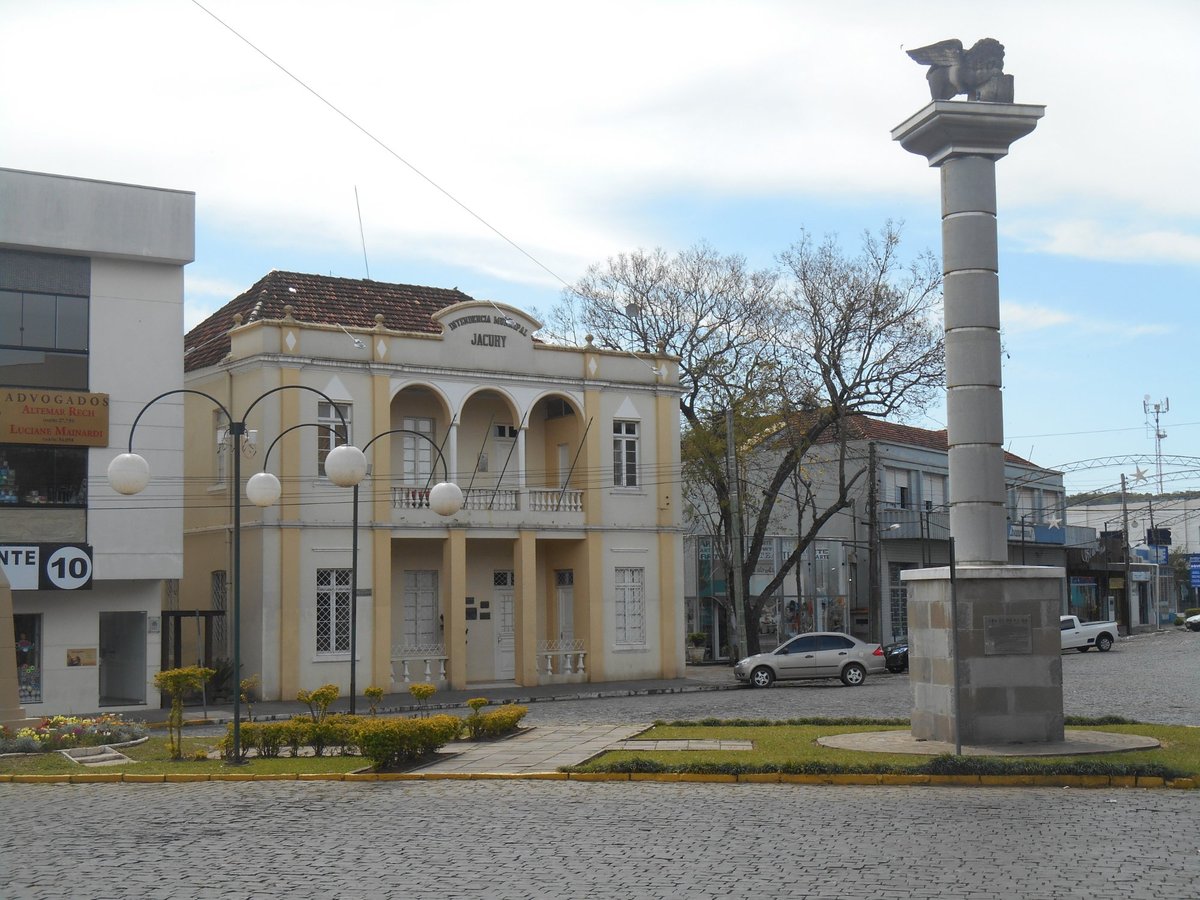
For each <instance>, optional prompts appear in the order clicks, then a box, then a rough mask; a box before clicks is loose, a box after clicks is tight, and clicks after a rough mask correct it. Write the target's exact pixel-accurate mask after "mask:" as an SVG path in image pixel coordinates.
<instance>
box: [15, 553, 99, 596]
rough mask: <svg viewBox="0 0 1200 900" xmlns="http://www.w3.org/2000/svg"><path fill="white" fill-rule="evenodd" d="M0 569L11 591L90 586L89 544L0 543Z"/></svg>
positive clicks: (65, 589) (75, 588) (66, 589)
mask: <svg viewBox="0 0 1200 900" xmlns="http://www.w3.org/2000/svg"><path fill="white" fill-rule="evenodd" d="M0 568H3V569H4V574H5V576H6V577H7V578H8V583H9V585H10V586H11V587H12V589H13V590H14V591H79V590H84V591H88V590H91V589H92V548H91V546H90V545H89V544H0Z"/></svg>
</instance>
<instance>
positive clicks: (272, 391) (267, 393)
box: [197, 384, 350, 435]
mask: <svg viewBox="0 0 1200 900" xmlns="http://www.w3.org/2000/svg"><path fill="white" fill-rule="evenodd" d="M289 390H301V391H311V392H312V393H314V394H316V395H317V396H319V397H324V398H325V399H326V400H328V401H329V405H330V406H331V407H332V408H333V411H334V412H335V413H337V417H338V418H339V419H341V420H342V428H344V429H346V434H347V435H349V434H350V427H349V426H348V425H347V424H346V417H345V416H344V415H342V411H341V410H340V409H339V408H338V404H337V401H336V400H334V399H333V398H332V397H330V396H329V395H328V394H326V393H325V392H324V391H320V390H317V389H316V388H315V387H309V386H308V385H307V384H281V385H280V386H279V387H273V388H271V389H270V390H269V391H264V392H263V393H261V394H259V395H258V396H257V397H255V398H254V400H253V402H251V404H250V405H249V406H247V407H246V411H245V413H243V414H242V421H243V422H244V421H245V420H246V419H249V418H250V411H251V410H252V409H254V407H256V406H258V404H259V401H260V400H265V399H267V398H268V397H270V396H271V395H272V394H278V393H279V392H280V391H289ZM197 393H198V392H197ZM205 396H207V395H205ZM214 402H215V401H214ZM218 405H220V404H218ZM226 415H228V413H226Z"/></svg>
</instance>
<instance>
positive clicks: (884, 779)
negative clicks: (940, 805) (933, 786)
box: [879, 775, 929, 784]
mask: <svg viewBox="0 0 1200 900" xmlns="http://www.w3.org/2000/svg"><path fill="white" fill-rule="evenodd" d="M879 783H880V784H929V776H928V775H880V776H879Z"/></svg>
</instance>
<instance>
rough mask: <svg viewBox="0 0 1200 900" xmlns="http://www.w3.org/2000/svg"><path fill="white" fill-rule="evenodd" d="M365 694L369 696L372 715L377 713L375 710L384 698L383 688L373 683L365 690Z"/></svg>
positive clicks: (368, 702)
mask: <svg viewBox="0 0 1200 900" xmlns="http://www.w3.org/2000/svg"><path fill="white" fill-rule="evenodd" d="M363 696H364V697H366V698H367V704H368V705H369V706H370V707H371V715H375V710H376V708H377V707H378V706H379V704H380V702H381V701H382V700H383V688H381V687H376V686H375V685H371V686H370V687H368V688H367V689H366V690H364V691H363Z"/></svg>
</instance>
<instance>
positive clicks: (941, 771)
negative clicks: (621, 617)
mask: <svg viewBox="0 0 1200 900" xmlns="http://www.w3.org/2000/svg"><path fill="white" fill-rule="evenodd" d="M1104 721H1106V722H1108V723H1109V724H1102V725H1101V724H1095V721H1094V720H1079V719H1073V720H1071V722H1070V724H1071V727H1072V728H1082V729H1095V730H1099V731H1109V732H1121V733H1126V734H1138V735H1144V736H1147V737H1152V738H1155V739H1157V740H1158V741H1159V742H1160V743H1161V747H1159V748H1156V749H1153V750H1137V751H1125V752H1119V753H1108V754H1103V755H1096V754H1089V755H1081V756H1055V757H1022V756H1011V757H996V756H986V757H985V756H953V755H948V756H933V757H914V756H913V755H911V754H900V753H863V752H856V751H853V750H843V749H838V748H833V747H825V746H821V745H820V744H818V743H817V739H818V738H819V737H823V736H828V735H833V734H848V733H853V732H861V731H868V730H870V731H875V730H879V731H884V730H897V731H901V730H907V729H908V727H909V726H908V723H907V722H898V721H896V720H884V721H880V720H874V721H872V720H861V719H855V720H825V721H822V720H792V721H790V722H777V723H769V722H761V721H753V722H751V721H746V720H735V721H733V722H716V721H714V720H705V721H704V722H672V723H659V724H657V725H655V726H654V727H653V728H651V729H649V730H648V731H646V732H643V733H642V734H639V735H637V737H636V738H635V740H637V741H738V740H740V741H745V740H749V741H751V742H752V744H753V749H751V750H737V751H727V750H695V751H686V752H680V751H677V750H658V751H656V750H613V751H609V752H606V753H603V754H601V755H600V756H598V757H595V758H594V759H591V760H589V761H588V762H586V763H584V764H582V765H579V766H572V767H568V768H566V769H565V771H567V772H568V773H570V774H571V776H572V777H574V776H575V775H577V774H587V773H603V772H608V773H614V774H615V773H628V774H639V775H645V776H650V777H652V776H653V775H655V774H663V775H665V774H676V775H679V776H686V775H712V776H716V775H732V776H737V777H739V778H740V777H743V776H749V775H769V774H777V775H780V776H845V777H854V778H856V779H857V782H856V783H878V778H879V777H883V776H888V777H889V778H891V777H905V778H907V777H910V776H915V777H925V776H942V777H945V778H946V779H947V781H953V780H955V779H966V780H969V781H970V782H971V783H980V779H981V778H983V777H986V778H988V779H989V781H988V782H987V783H992V784H1017V783H1021V782H1020V778H1022V777H1032V776H1053V777H1058V776H1081V777H1091V778H1093V779H1095V780H1096V781H1097V782H1099V781H1103V782H1105V783H1112V784H1115V785H1127V786H1130V787H1133V786H1141V787H1149V786H1161V785H1165V784H1172V785H1173V786H1178V787H1187V786H1189V784H1190V782H1192V781H1198V780H1200V729H1198V728H1190V727H1187V726H1180V725H1148V724H1137V723H1126V722H1120V723H1112V722H1111V720H1104ZM872 778H874V779H875V781H871V779H872ZM939 780H941V779H940V778H939ZM1176 782H1178V783H1177V784H1175V783H1176ZM840 783H849V782H848V781H845V780H842V781H841V782H840ZM884 783H897V782H896V781H887V782H884ZM943 783H946V782H943Z"/></svg>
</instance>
